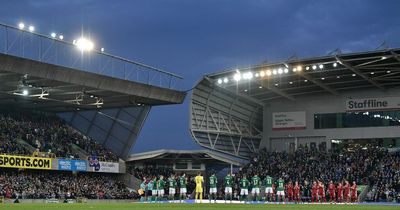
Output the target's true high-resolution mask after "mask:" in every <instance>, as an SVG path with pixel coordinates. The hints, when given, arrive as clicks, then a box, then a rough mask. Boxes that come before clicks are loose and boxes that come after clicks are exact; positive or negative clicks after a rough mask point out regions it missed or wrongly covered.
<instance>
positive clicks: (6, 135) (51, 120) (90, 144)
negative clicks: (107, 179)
mask: <svg viewBox="0 0 400 210" xmlns="http://www.w3.org/2000/svg"><path fill="white" fill-rule="evenodd" d="M0 129H1V130H0V132H1V136H0V141H2V142H4V144H2V146H0V153H9V154H32V151H29V150H28V149H26V147H24V146H23V145H21V144H18V143H17V140H18V139H22V140H24V141H25V142H27V143H28V144H30V145H31V146H32V147H33V148H37V149H39V150H40V152H45V153H52V154H55V156H57V157H68V158H84V157H79V155H77V154H75V153H74V152H73V149H72V145H73V144H75V145H77V146H78V147H80V148H82V149H83V150H84V151H86V153H87V155H88V156H89V155H92V156H99V157H101V158H103V159H104V160H105V161H118V157H117V156H116V155H114V154H113V153H112V152H111V151H110V150H108V149H106V148H104V147H102V146H101V145H100V144H97V143H95V142H94V141H93V140H91V139H90V138H89V137H86V136H84V135H82V134H80V133H79V132H77V131H76V130H74V129H72V128H71V127H69V126H68V125H66V123H65V122H63V121H62V120H61V119H59V118H58V117H57V116H56V115H52V114H45V113H39V112H29V113H26V112H22V111H21V112H12V111H4V110H3V111H1V112H0Z"/></svg>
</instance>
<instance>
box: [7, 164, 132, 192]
mask: <svg viewBox="0 0 400 210" xmlns="http://www.w3.org/2000/svg"><path fill="white" fill-rule="evenodd" d="M116 176H117V175H113V174H100V173H78V174H75V175H74V174H71V173H70V172H59V171H18V170H15V169H5V170H3V169H2V170H1V171H0V197H1V196H4V197H5V198H16V197H17V196H18V197H19V198H23V199H49V198H56V199H68V198H71V199H75V198H77V197H84V198H88V199H133V198H137V194H136V193H133V192H129V191H128V190H127V188H126V186H125V184H124V183H123V182H120V181H117V177H116Z"/></svg>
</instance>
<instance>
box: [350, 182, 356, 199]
mask: <svg viewBox="0 0 400 210" xmlns="http://www.w3.org/2000/svg"><path fill="white" fill-rule="evenodd" d="M351 202H357V184H356V182H354V181H353V185H352V186H351Z"/></svg>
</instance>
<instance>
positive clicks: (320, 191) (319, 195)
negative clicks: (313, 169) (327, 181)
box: [318, 181, 326, 202]
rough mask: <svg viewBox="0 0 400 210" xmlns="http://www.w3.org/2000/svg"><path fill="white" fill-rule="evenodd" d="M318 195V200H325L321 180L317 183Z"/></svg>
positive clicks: (323, 186)
mask: <svg viewBox="0 0 400 210" xmlns="http://www.w3.org/2000/svg"><path fill="white" fill-rule="evenodd" d="M318 197H319V201H320V202H326V197H325V185H324V183H322V182H321V181H320V182H319V183H318Z"/></svg>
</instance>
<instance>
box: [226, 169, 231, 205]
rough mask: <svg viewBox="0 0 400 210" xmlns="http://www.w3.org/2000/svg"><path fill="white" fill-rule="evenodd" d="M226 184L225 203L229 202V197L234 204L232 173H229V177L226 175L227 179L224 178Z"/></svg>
mask: <svg viewBox="0 0 400 210" xmlns="http://www.w3.org/2000/svg"><path fill="white" fill-rule="evenodd" d="M224 184H225V203H226V201H227V200H228V197H229V200H230V201H231V203H232V186H233V176H232V175H231V174H230V173H228V175H226V177H225V178H224Z"/></svg>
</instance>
